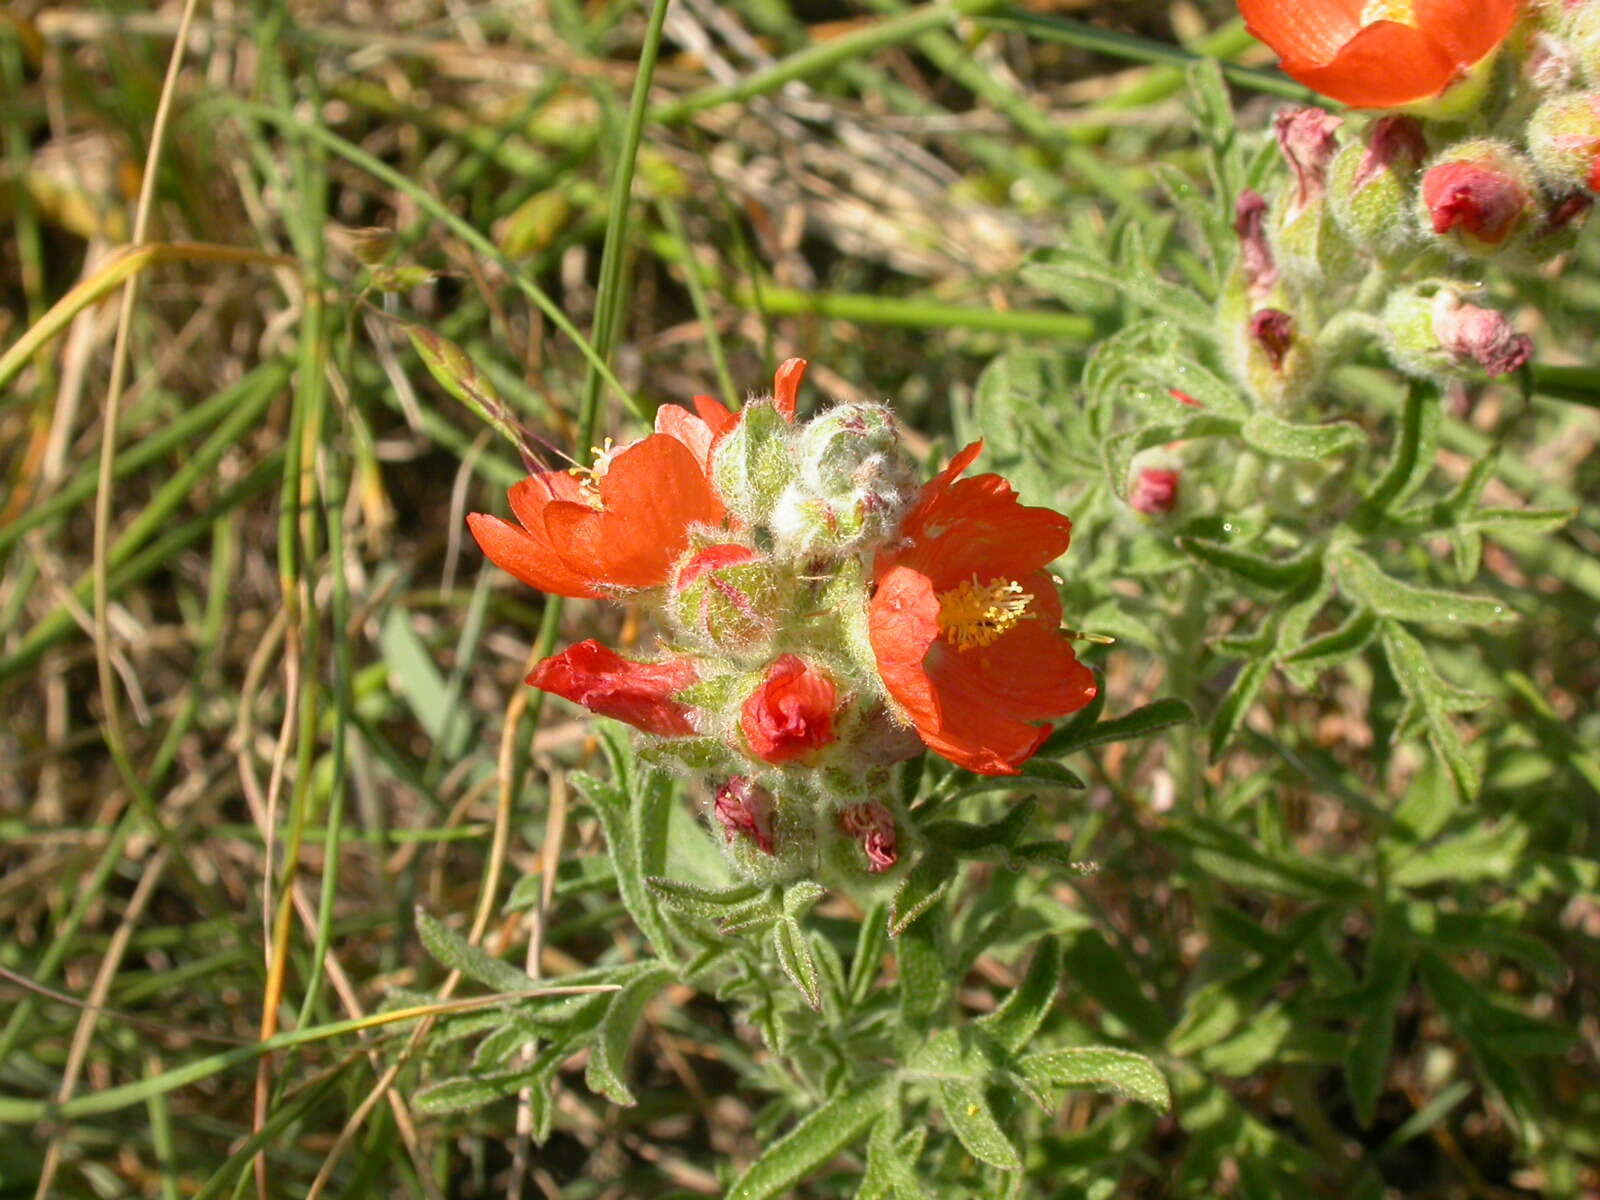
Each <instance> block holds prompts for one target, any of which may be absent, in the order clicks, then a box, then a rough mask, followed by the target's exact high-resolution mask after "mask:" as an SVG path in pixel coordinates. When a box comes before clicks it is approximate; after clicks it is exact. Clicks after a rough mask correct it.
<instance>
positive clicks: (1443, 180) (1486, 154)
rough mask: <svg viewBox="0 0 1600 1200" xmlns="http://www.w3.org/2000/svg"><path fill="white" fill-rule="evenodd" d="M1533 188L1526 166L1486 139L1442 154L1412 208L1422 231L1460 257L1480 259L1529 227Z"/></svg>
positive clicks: (1514, 154)
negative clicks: (1417, 216) (1419, 216)
mask: <svg viewBox="0 0 1600 1200" xmlns="http://www.w3.org/2000/svg"><path fill="white" fill-rule="evenodd" d="M1534 196H1535V188H1534V183H1533V172H1532V170H1531V167H1530V164H1529V163H1528V161H1527V160H1526V159H1525V158H1524V157H1523V156H1522V155H1521V154H1519V153H1517V152H1516V151H1515V150H1513V149H1511V148H1510V147H1509V146H1506V145H1504V144H1502V143H1500V142H1494V141H1489V140H1487V139H1483V140H1479V141H1472V142H1462V143H1460V144H1459V145H1456V146H1452V147H1451V148H1450V149H1448V150H1446V151H1445V152H1444V153H1443V154H1441V155H1440V156H1439V157H1438V158H1437V159H1435V160H1434V163H1433V165H1432V166H1431V167H1429V168H1428V169H1427V171H1425V172H1424V173H1423V176H1422V186H1421V188H1420V189H1419V190H1418V196H1417V203H1418V206H1419V212H1420V215H1421V217H1422V222H1423V226H1424V230H1425V231H1427V230H1431V231H1432V232H1433V233H1434V234H1435V235H1436V236H1437V237H1438V239H1439V240H1440V241H1441V242H1443V243H1444V244H1445V245H1446V246H1448V247H1450V248H1451V249H1453V250H1456V251H1459V252H1461V253H1463V254H1469V255H1474V256H1478V257H1485V256H1489V255H1493V254H1496V253H1498V252H1499V251H1500V250H1501V248H1502V247H1504V246H1505V244H1506V243H1507V242H1508V241H1509V240H1510V239H1511V238H1512V237H1513V236H1514V235H1515V234H1516V233H1518V232H1519V231H1520V230H1522V229H1523V228H1524V227H1525V226H1526V225H1527V224H1528V222H1529V219H1530V217H1531V216H1532V215H1533V213H1534V208H1535V204H1534Z"/></svg>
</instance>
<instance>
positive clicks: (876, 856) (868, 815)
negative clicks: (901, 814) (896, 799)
mask: <svg viewBox="0 0 1600 1200" xmlns="http://www.w3.org/2000/svg"><path fill="white" fill-rule="evenodd" d="M839 831H840V832H841V833H843V834H845V835H846V836H847V837H853V838H855V839H856V840H857V841H858V842H860V843H861V849H862V851H863V852H864V853H865V854H866V856H867V873H868V874H870V875H881V874H883V873H884V872H885V871H887V870H889V869H890V868H891V867H893V866H894V865H895V863H896V862H898V861H899V860H900V854H899V851H898V849H897V846H896V835H895V824H894V814H892V813H891V812H890V811H889V810H888V809H887V808H885V807H884V806H883V805H881V804H875V803H870V802H869V803H867V804H856V805H853V806H852V807H850V808H847V809H845V810H844V811H843V812H841V813H840V814H839Z"/></svg>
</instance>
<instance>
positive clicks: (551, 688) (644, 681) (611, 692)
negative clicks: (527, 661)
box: [528, 638, 700, 737]
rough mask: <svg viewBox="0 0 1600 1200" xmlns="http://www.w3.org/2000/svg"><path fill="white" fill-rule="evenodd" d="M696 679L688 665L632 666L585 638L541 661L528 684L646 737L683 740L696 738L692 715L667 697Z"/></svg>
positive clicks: (688, 661) (674, 662)
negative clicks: (637, 730)
mask: <svg viewBox="0 0 1600 1200" xmlns="http://www.w3.org/2000/svg"><path fill="white" fill-rule="evenodd" d="M699 677H700V672H699V668H698V667H697V666H696V665H695V663H694V660H693V659H688V658H669V659H666V660H665V661H663V662H655V663H641V662H634V661H632V660H631V659H626V658H623V657H622V656H621V655H620V654H617V653H616V652H615V651H613V650H611V649H610V648H609V647H606V646H603V645H601V644H600V643H599V642H597V641H595V640H594V639H593V638H590V639H589V640H588V641H583V642H579V643H578V644H577V645H575V646H569V647H567V649H565V650H563V651H562V652H561V653H560V654H556V655H552V656H551V657H550V658H546V659H544V660H542V661H541V662H540V663H539V664H538V666H536V667H534V669H533V673H532V674H530V675H529V676H528V682H529V683H530V684H532V685H533V686H534V687H536V688H538V689H540V690H541V691H545V692H549V693H551V694H552V695H555V696H560V697H561V698H562V699H564V700H571V701H572V702H573V703H574V704H581V705H583V707H585V708H587V709H588V710H589V711H590V712H593V713H598V714H600V715H601V716H603V717H615V718H616V719H617V720H619V721H626V722H627V723H628V724H629V725H632V726H634V727H636V728H638V729H643V730H644V731H645V732H646V733H654V734H659V735H660V736H662V737H688V736H690V735H692V734H694V733H696V732H698V731H697V729H696V726H695V721H694V710H693V709H691V708H689V706H688V705H686V704H681V703H679V702H678V701H676V700H674V699H672V697H673V696H674V695H675V694H677V693H678V692H681V691H683V689H684V688H686V687H688V686H690V685H691V684H693V683H695V682H696V681H697V680H698V679H699Z"/></svg>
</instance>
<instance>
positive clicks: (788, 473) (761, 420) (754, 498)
mask: <svg viewBox="0 0 1600 1200" xmlns="http://www.w3.org/2000/svg"><path fill="white" fill-rule="evenodd" d="M711 478H712V482H713V483H715V484H716V487H717V493H718V494H719V495H720V496H721V497H722V500H723V503H724V504H726V505H727V506H728V509H729V511H730V512H732V513H733V515H734V516H736V517H738V518H739V520H741V521H743V522H744V523H745V524H746V525H757V524H760V523H761V522H762V521H764V520H766V518H767V516H768V514H769V513H771V511H772V506H773V505H774V504H776V503H777V500H778V497H779V496H780V495H782V494H783V490H784V488H786V487H788V486H789V483H790V481H791V480H792V479H793V478H794V460H793V457H792V455H791V453H790V446H789V422H788V421H787V420H786V419H785V418H784V417H783V415H782V414H781V413H780V412H779V411H778V409H777V408H776V406H775V405H774V404H773V402H772V401H770V400H752V401H750V403H748V404H746V405H745V406H744V410H743V411H742V412H741V413H740V414H739V423H738V424H737V425H735V426H734V427H733V429H731V430H730V431H729V432H728V433H727V434H726V435H725V436H723V438H722V439H721V440H720V441H719V442H717V444H716V447H715V449H713V451H712V454H711Z"/></svg>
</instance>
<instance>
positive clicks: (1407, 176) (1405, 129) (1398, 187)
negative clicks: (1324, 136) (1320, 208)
mask: <svg viewBox="0 0 1600 1200" xmlns="http://www.w3.org/2000/svg"><path fill="white" fill-rule="evenodd" d="M1427 155H1428V144H1427V142H1426V141H1425V140H1424V139H1423V136H1422V124H1421V122H1419V121H1417V120H1416V118H1414V117H1404V116H1396V115H1391V116H1387V117H1383V118H1381V119H1379V120H1377V121H1374V122H1373V123H1372V126H1371V127H1370V128H1369V129H1368V130H1367V133H1366V137H1365V138H1364V139H1362V140H1361V141H1358V142H1352V143H1351V144H1350V145H1348V146H1346V147H1345V148H1344V149H1343V150H1341V151H1339V154H1338V156H1337V157H1336V158H1335V159H1334V160H1333V166H1332V167H1331V168H1330V169H1329V171H1328V207H1329V209H1330V210H1331V211H1332V213H1333V219H1334V220H1335V221H1337V222H1338V224H1339V228H1341V229H1342V230H1344V232H1345V233H1346V234H1347V235H1349V237H1350V240H1351V241H1352V242H1354V243H1355V244H1356V245H1357V246H1360V247H1361V248H1363V249H1365V250H1369V251H1371V252H1372V253H1373V254H1376V255H1377V256H1379V257H1380V258H1386V257H1389V256H1391V255H1395V254H1399V253H1401V252H1404V251H1409V250H1411V249H1413V248H1414V245H1415V241H1416V236H1417V235H1416V230H1415V225H1414V222H1413V220H1412V217H1411V212H1410V203H1411V190H1412V184H1413V181H1414V180H1415V178H1416V174H1417V170H1418V168H1420V167H1421V166H1422V160H1423V159H1424V158H1426V157H1427Z"/></svg>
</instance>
